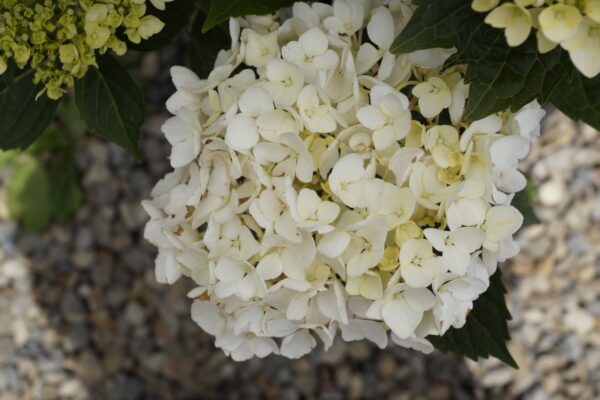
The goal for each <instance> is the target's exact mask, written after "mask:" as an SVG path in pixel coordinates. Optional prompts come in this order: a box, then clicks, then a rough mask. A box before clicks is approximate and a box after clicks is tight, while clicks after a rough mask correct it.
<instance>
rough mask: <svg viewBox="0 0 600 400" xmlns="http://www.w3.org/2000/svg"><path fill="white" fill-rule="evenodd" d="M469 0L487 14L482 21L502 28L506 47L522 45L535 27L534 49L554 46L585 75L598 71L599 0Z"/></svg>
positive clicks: (599, 57) (590, 76)
mask: <svg viewBox="0 0 600 400" xmlns="http://www.w3.org/2000/svg"><path fill="white" fill-rule="evenodd" d="M499 3H500V0H473V3H472V7H473V9H474V10H475V11H479V12H488V11H490V13H489V14H488V15H487V17H486V18H485V22H486V23H488V24H489V25H491V26H493V27H494V28H501V29H504V33H505V36H506V40H507V42H508V44H509V46H513V47H516V46H519V45H520V44H522V43H523V42H524V41H525V40H526V39H527V37H528V36H529V33H530V32H531V29H532V28H536V29H537V31H536V36H537V42H538V49H539V51H540V53H547V52H549V51H551V50H553V49H554V48H555V47H556V46H559V45H560V46H561V47H562V48H563V49H565V50H567V51H568V52H569V55H570V57H571V61H573V64H574V65H575V66H576V67H577V69H578V70H579V71H580V72H581V73H582V74H583V75H585V76H586V77H588V78H593V77H595V76H596V75H598V74H599V73H600V1H598V0H579V1H573V0H514V1H506V2H502V4H499Z"/></svg>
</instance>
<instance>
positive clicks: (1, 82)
mask: <svg viewBox="0 0 600 400" xmlns="http://www.w3.org/2000/svg"><path fill="white" fill-rule="evenodd" d="M17 72H18V71H17V70H16V67H15V66H14V64H12V63H10V64H9V66H8V69H7V70H6V72H5V73H4V74H2V75H0V110H1V111H0V148H1V149H5V150H6V149H24V148H26V147H27V146H29V145H30V144H31V143H33V141H35V139H37V137H38V136H40V135H41V134H42V133H43V132H44V130H45V129H46V127H47V126H48V125H49V124H50V122H51V121H52V116H53V115H54V110H56V106H57V105H58V102H57V101H53V100H50V99H49V98H48V97H47V96H45V95H42V96H40V97H39V98H38V99H37V100H36V96H37V95H38V93H39V92H40V90H42V87H40V86H36V85H34V84H33V81H32V79H33V75H34V71H33V70H27V71H25V72H22V73H21V74H17Z"/></svg>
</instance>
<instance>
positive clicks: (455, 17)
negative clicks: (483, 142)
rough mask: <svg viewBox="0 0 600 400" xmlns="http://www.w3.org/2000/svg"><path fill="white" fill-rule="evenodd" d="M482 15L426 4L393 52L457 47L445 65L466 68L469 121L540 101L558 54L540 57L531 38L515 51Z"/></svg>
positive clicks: (438, 1)
mask: <svg viewBox="0 0 600 400" xmlns="http://www.w3.org/2000/svg"><path fill="white" fill-rule="evenodd" d="M484 18H485V13H478V12H475V11H473V10H472V9H471V2H470V1H465V0H428V1H424V2H423V4H422V5H420V6H419V7H418V8H417V10H416V11H415V14H414V15H413V17H412V18H411V20H410V21H409V23H408V25H407V26H406V28H405V29H404V31H403V32H402V33H401V34H400V35H399V36H398V38H396V41H395V42H394V45H393V46H392V50H393V51H394V52H396V53H407V52H412V51H415V50H421V49H429V48H434V47H444V48H451V47H455V48H456V49H457V53H456V54H455V55H453V56H452V57H451V58H450V59H449V60H448V61H447V63H446V65H447V66H452V65H457V64H467V66H468V67H467V72H466V74H465V81H466V82H468V83H470V89H469V99H468V101H467V104H466V106H465V113H464V116H465V118H466V119H469V120H477V119H481V118H484V117H486V116H488V115H490V114H493V113H496V112H499V111H503V110H506V109H511V110H512V111H517V110H519V109H520V108H522V107H523V106H524V105H526V104H528V103H529V102H531V101H533V100H534V99H536V98H537V99H539V100H540V101H542V102H543V100H544V93H543V92H544V88H545V87H547V86H548V85H549V84H550V83H551V82H554V81H555V78H554V76H553V75H552V74H553V72H552V71H554V69H555V67H556V66H557V64H558V62H559V59H560V53H561V51H562V50H560V49H555V50H554V51H552V52H550V53H548V54H543V55H542V54H539V53H538V50H537V42H536V39H535V37H534V35H532V36H530V37H529V39H528V40H527V41H526V42H525V43H524V44H522V45H521V46H518V47H509V46H508V44H507V43H506V39H505V38H504V33H503V30H501V29H495V28H492V27H491V26H489V25H487V24H485V22H484V21H483V20H484Z"/></svg>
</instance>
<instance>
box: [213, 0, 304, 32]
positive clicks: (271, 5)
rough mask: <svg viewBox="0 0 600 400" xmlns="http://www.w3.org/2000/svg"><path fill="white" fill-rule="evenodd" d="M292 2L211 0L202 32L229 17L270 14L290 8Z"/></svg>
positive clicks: (287, 0) (280, 0) (281, 0)
mask: <svg viewBox="0 0 600 400" xmlns="http://www.w3.org/2000/svg"><path fill="white" fill-rule="evenodd" d="M294 2H295V1H294V0H260V1H249V0H212V1H211V3H210V10H209V12H208V16H207V17H206V21H204V25H203V27H202V31H203V32H206V31H208V30H209V29H210V28H212V27H214V26H217V25H219V24H220V23H221V22H223V21H226V20H228V19H229V18H231V17H241V16H244V15H264V14H270V13H272V12H275V11H277V10H279V9H281V8H283V7H288V6H291V5H292V4H294Z"/></svg>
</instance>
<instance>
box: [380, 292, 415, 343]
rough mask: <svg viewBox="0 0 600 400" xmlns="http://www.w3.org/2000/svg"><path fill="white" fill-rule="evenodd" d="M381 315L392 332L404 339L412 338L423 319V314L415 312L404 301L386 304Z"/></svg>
mask: <svg viewBox="0 0 600 400" xmlns="http://www.w3.org/2000/svg"><path fill="white" fill-rule="evenodd" d="M381 315H382V316H383V320H384V321H385V323H386V324H387V325H388V326H389V327H390V329H391V330H392V332H394V333H395V334H396V335H398V336H399V337H400V338H402V339H406V338H408V337H410V336H411V335H412V334H413V332H414V330H415V328H416V327H417V326H418V325H419V322H421V319H422V318H423V313H421V312H418V311H415V310H413V309H412V308H411V307H409V306H408V304H407V303H406V301H404V300H392V301H390V302H388V303H386V304H385V305H384V306H383V308H382V310H381Z"/></svg>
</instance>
